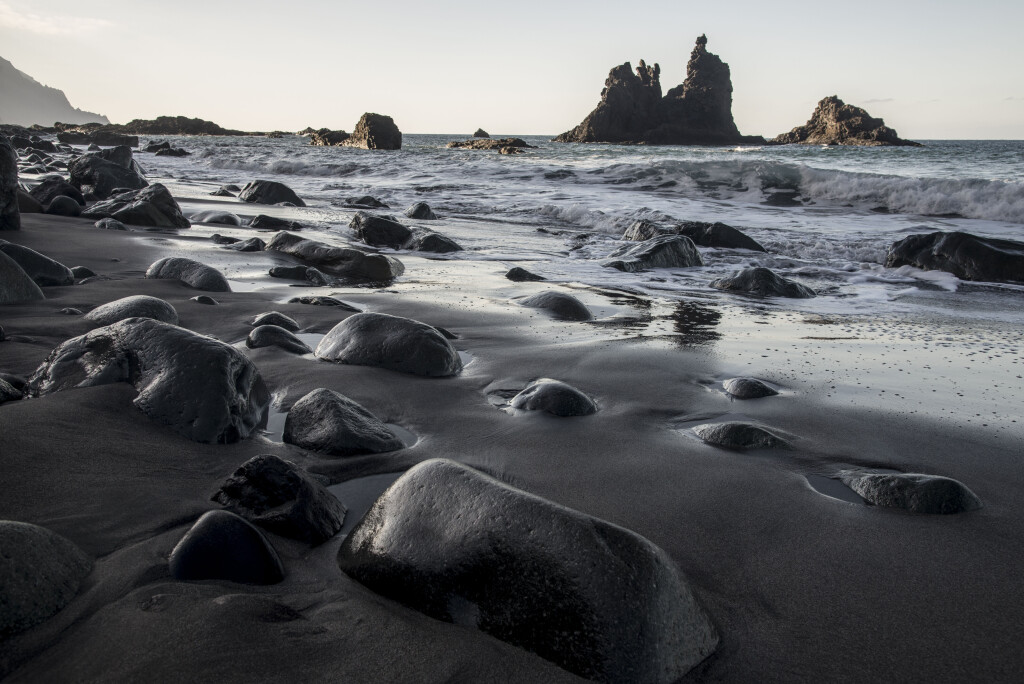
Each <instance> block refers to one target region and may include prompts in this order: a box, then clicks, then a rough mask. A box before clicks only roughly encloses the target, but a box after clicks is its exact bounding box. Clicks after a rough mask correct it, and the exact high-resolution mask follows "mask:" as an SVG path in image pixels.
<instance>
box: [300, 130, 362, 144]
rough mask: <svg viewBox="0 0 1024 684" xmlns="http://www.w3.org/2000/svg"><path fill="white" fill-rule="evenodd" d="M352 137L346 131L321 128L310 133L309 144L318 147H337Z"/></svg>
mask: <svg viewBox="0 0 1024 684" xmlns="http://www.w3.org/2000/svg"><path fill="white" fill-rule="evenodd" d="M351 137H352V136H350V135H349V134H348V133H346V132H345V131H332V130H331V129H329V128H321V129H319V130H316V131H311V132H310V133H309V144H310V145H315V146H317V147H336V146H338V145H341V144H342V143H343V142H345V141H346V140H348V139H349V138H351Z"/></svg>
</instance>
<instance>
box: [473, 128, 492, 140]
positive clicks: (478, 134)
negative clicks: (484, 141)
mask: <svg viewBox="0 0 1024 684" xmlns="http://www.w3.org/2000/svg"><path fill="white" fill-rule="evenodd" d="M473 137H474V138H490V137H491V136H489V135H487V131H485V130H484V129H482V128H478V129H476V132H475V133H474V134H473Z"/></svg>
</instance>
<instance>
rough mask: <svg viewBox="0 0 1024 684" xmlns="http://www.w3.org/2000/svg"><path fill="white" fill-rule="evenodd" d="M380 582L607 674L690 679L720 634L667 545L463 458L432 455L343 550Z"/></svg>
mask: <svg viewBox="0 0 1024 684" xmlns="http://www.w3.org/2000/svg"><path fill="white" fill-rule="evenodd" d="M338 565H339V567H341V569H342V570H343V571H345V572H346V573H347V574H348V575H349V576H351V577H353V578H354V579H356V580H358V581H359V582H361V583H362V584H364V585H366V586H367V587H369V588H370V589H372V590H374V591H376V592H378V593H380V594H383V595H384V596H387V597H390V598H392V599H394V600H396V601H399V602H401V603H403V604H405V605H407V606H409V607H411V608H414V609H416V610H419V611H421V612H423V613H425V614H427V615H429V616H431V617H433V618H435V619H438V620H444V621H447V622H453V623H456V624H460V625H464V626H466V627H470V628H475V629H479V630H481V631H483V632H485V633H487V634H490V635H491V636H493V637H495V638H498V639H501V640H502V641H506V642H508V643H510V644H513V645H515V646H518V647H520V648H523V649H526V650H528V651H532V652H533V653H536V654H537V655H539V656H540V657H542V658H545V659H547V660H550V661H552V662H554V663H556V664H557V665H559V666H560V667H562V668H563V669H565V670H568V671H569V672H572V673H574V674H577V675H579V676H581V677H585V678H587V679H591V680H595V681H602V682H654V683H658V684H668V683H669V682H676V681H678V680H679V679H680V678H681V677H683V675H685V674H686V673H687V672H688V671H689V670H690V669H691V668H693V666H694V665H696V664H697V663H699V662H700V661H702V660H703V659H704V658H706V657H707V656H708V655H709V654H710V653H711V652H712V651H714V649H715V647H716V645H717V643H718V636H717V634H716V632H715V629H714V627H713V626H712V624H711V622H710V620H709V619H708V617H707V615H706V614H705V612H704V610H703V609H702V608H701V606H700V605H699V604H698V603H697V600H696V599H695V597H694V595H693V593H692V591H691V590H690V588H689V586H688V583H687V580H686V578H685V577H684V576H683V574H682V573H681V572H680V570H679V569H678V568H677V567H676V565H675V564H674V563H673V561H672V559H671V558H670V557H669V556H668V554H667V553H665V552H664V551H663V550H661V549H660V548H658V547H657V546H655V545H654V544H652V543H651V542H650V541H648V540H646V539H644V538H643V537H641V536H639V535H637V534H635V533H633V532H631V531H629V530H626V529H624V528H621V527H618V526H616V525H612V524H611V523H608V522H605V521H603V520H598V519H597V518H593V517H590V516H588V515H585V514H583V513H579V512H577V511H573V510H571V509H568V508H565V507H563V506H560V505H558V504H555V503H552V502H550V501H547V500H545V499H542V498H540V497H537V496H534V495H532V494H529V493H527V492H524V491H521V490H518V489H515V488H513V487H510V486H508V485H506V484H504V483H502V482H499V481H497V480H495V479H493V478H490V477H488V476H486V475H483V474H481V473H479V472H477V471H474V470H472V469H470V468H468V467H466V466H463V465H460V464H457V463H454V462H452V461H447V460H441V459H434V460H430V461H426V462H424V463H421V464H419V465H417V466H415V467H413V468H412V469H411V470H409V471H408V472H407V473H406V474H405V475H403V476H402V477H401V478H399V479H398V480H397V481H396V482H395V483H394V484H393V485H392V486H391V487H390V488H389V489H388V490H387V491H385V492H384V494H382V495H381V496H380V498H378V499H377V501H376V502H375V503H374V504H373V507H372V508H371V509H370V511H369V512H368V513H367V514H366V516H365V517H364V518H363V519H362V521H361V522H360V523H359V524H358V525H356V527H355V529H353V530H352V532H351V533H350V534H349V535H348V537H347V538H346V539H345V541H344V542H343V543H342V545H341V548H340V549H339V551H338Z"/></svg>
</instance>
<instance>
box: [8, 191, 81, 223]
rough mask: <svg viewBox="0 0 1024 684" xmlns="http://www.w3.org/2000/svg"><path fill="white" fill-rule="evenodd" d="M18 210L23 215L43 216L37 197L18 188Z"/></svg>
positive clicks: (41, 206)
mask: <svg viewBox="0 0 1024 684" xmlns="http://www.w3.org/2000/svg"><path fill="white" fill-rule="evenodd" d="M76 192H77V190H76ZM18 210H19V211H21V213H22V214H41V213H43V205H42V204H41V203H40V202H39V200H37V199H36V198H35V197H33V196H32V195H30V194H28V193H27V192H25V191H24V190H22V189H21V188H18ZM19 220H20V219H19ZM19 225H20V223H19Z"/></svg>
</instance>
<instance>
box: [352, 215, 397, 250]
mask: <svg viewBox="0 0 1024 684" xmlns="http://www.w3.org/2000/svg"><path fill="white" fill-rule="evenodd" d="M348 225H349V228H351V229H352V230H353V231H355V234H356V237H358V238H359V239H360V240H361V241H362V242H364V243H366V244H368V245H371V246H373V247H391V248H392V249H401V247H402V245H404V244H405V243H406V242H407V241H408V240H409V238H411V237H412V231H411V230H409V229H408V228H406V227H405V226H403V225H402V224H401V223H399V222H398V221H395V220H394V219H391V218H386V217H384V216H374V215H373V214H367V213H364V212H362V211H357V212H356V215H355V216H353V217H352V221H351V222H349V224H348Z"/></svg>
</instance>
